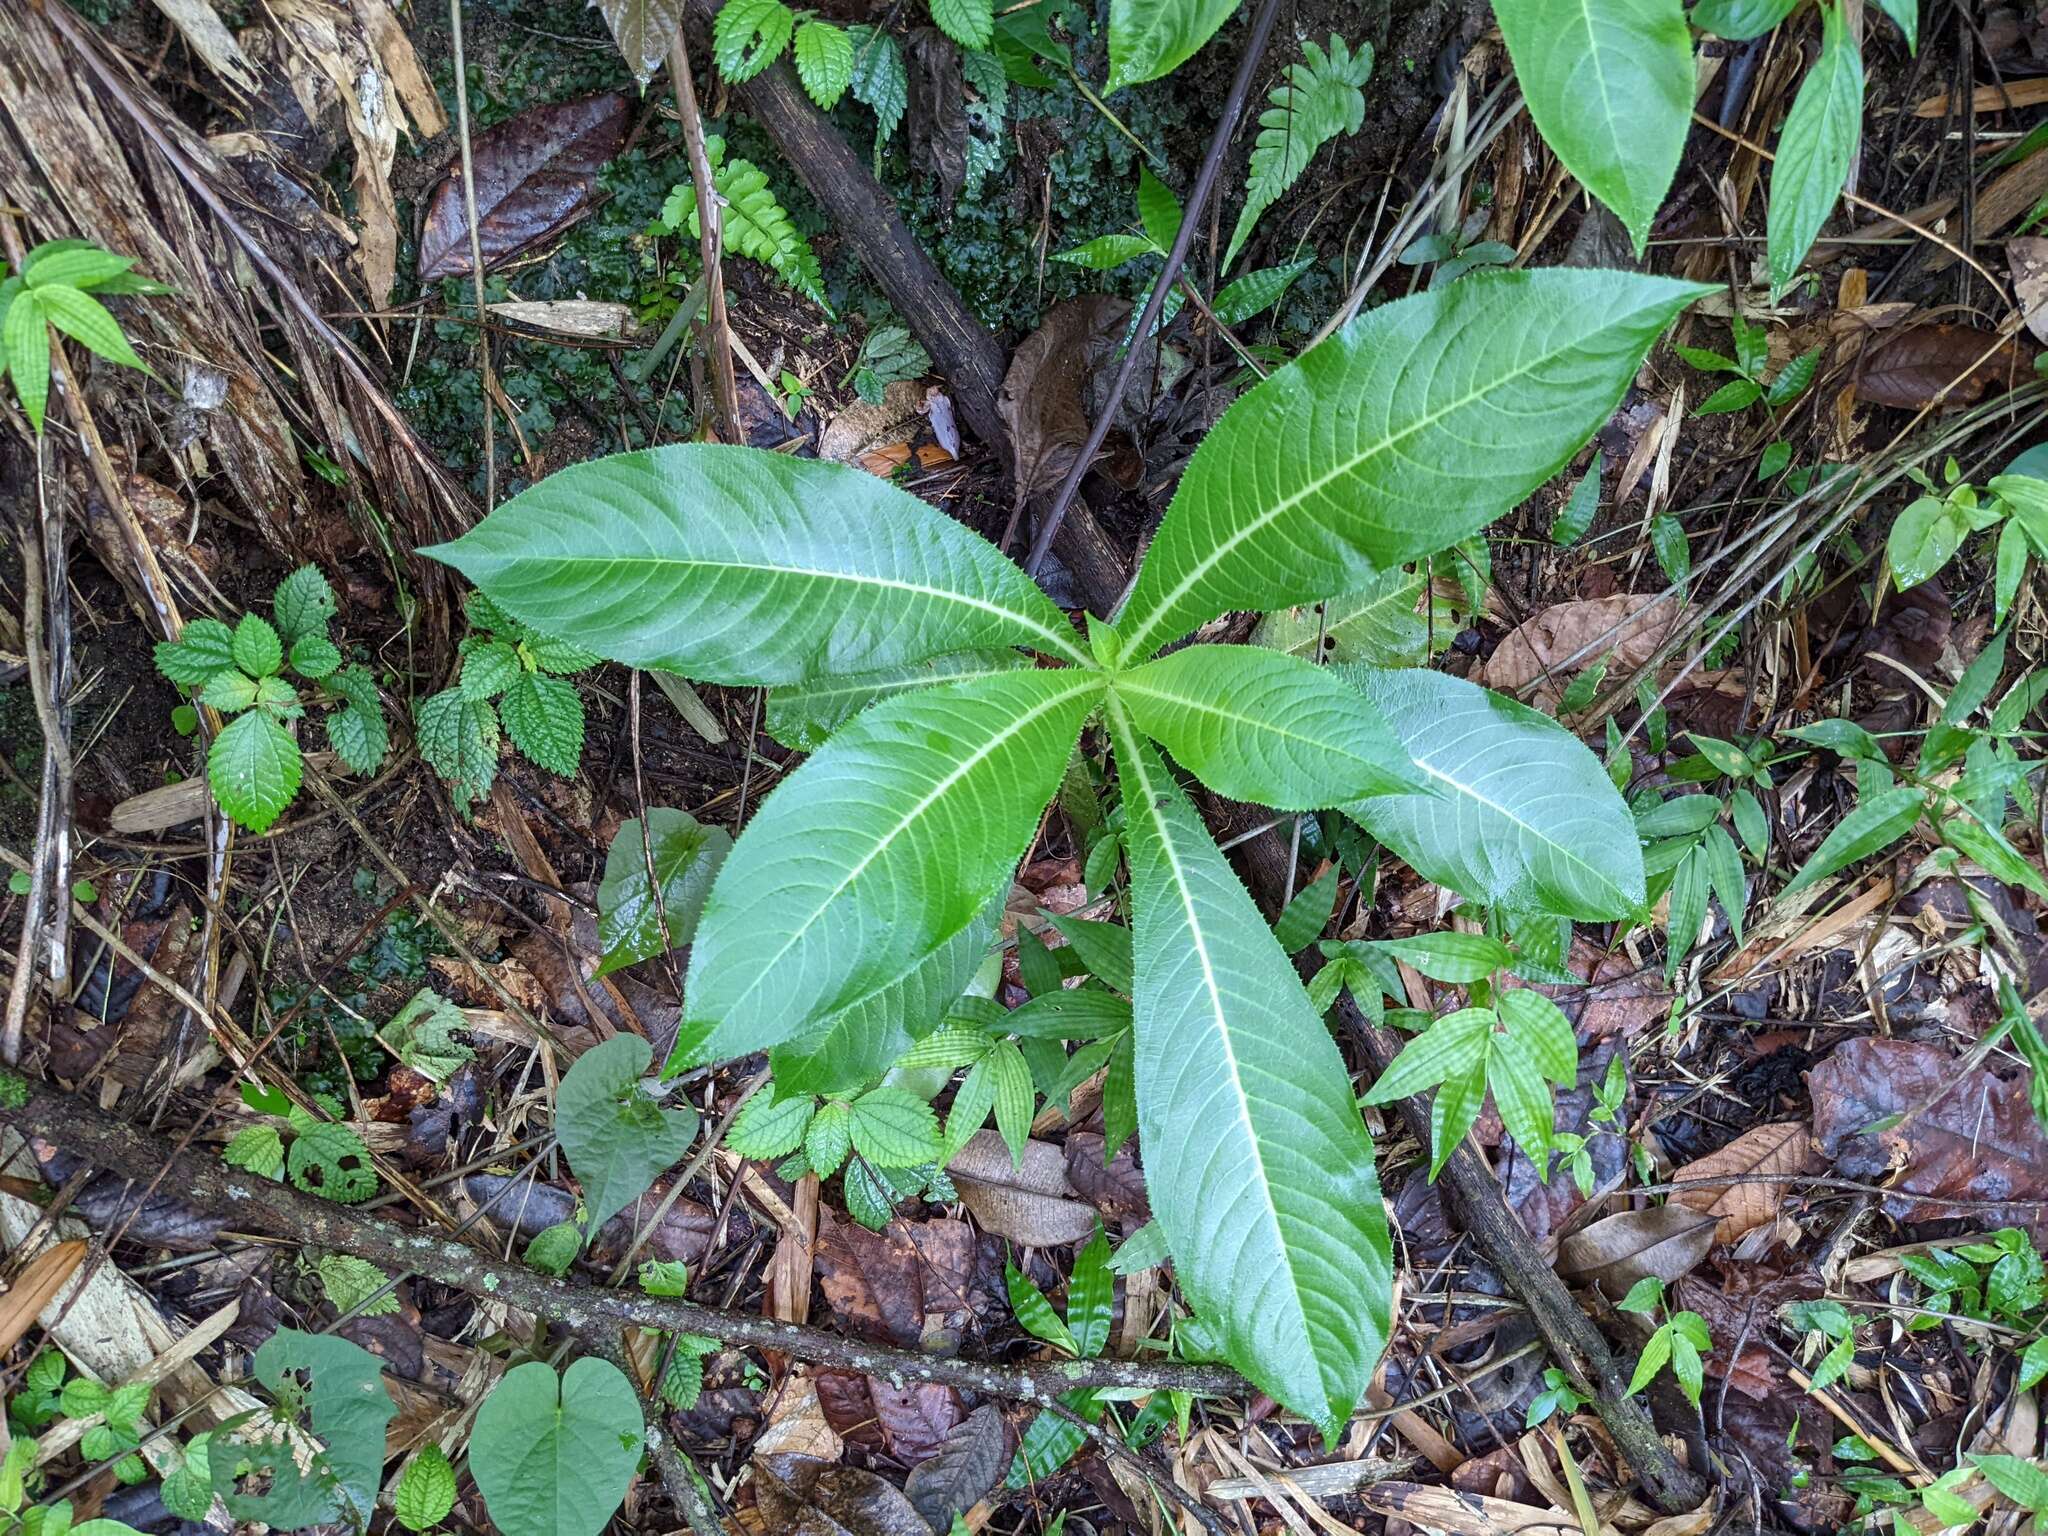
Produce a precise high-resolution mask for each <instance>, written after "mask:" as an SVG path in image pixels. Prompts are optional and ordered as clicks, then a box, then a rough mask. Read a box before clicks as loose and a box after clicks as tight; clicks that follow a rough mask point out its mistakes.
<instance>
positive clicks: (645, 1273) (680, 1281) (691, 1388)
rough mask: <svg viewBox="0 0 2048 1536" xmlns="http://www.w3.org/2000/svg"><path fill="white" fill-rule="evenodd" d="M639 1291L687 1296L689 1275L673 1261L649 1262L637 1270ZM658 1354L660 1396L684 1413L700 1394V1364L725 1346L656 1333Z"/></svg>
mask: <svg viewBox="0 0 2048 1536" xmlns="http://www.w3.org/2000/svg"><path fill="white" fill-rule="evenodd" d="M640 1289H641V1290H643V1291H645V1292H646V1293H647V1294H648V1295H650V1296H673V1297H675V1298H677V1299H678V1300H680V1299H681V1298H683V1297H686V1296H688V1295H689V1294H690V1271H689V1269H688V1267H687V1266H685V1265H683V1264H682V1263H680V1262H678V1261H676V1260H673V1259H649V1260H647V1261H646V1262H645V1263H643V1264H642V1265H641V1266H640ZM655 1343H656V1347H657V1348H658V1349H659V1350H660V1351H661V1355H662V1359H663V1362H664V1363H663V1365H662V1368H661V1396H662V1400H663V1401H664V1402H666V1403H667V1404H668V1405H669V1406H670V1407H671V1408H675V1409H678V1410H681V1411H683V1412H688V1411H689V1410H690V1409H692V1408H694V1407H696V1406H697V1399H698V1398H699V1397H700V1396H701V1395H702V1394H703V1391H704V1362H705V1361H706V1360H707V1359H709V1358H710V1357H711V1356H713V1355H715V1354H717V1353H718V1352H719V1351H720V1350H721V1349H723V1348H724V1347H725V1346H724V1345H723V1344H721V1343H719V1342H718V1340H716V1339H710V1338H706V1337H705V1336H704V1335H703V1334H701V1333H656V1334H655Z"/></svg>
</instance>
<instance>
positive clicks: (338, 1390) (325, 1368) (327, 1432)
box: [208, 1328, 398, 1531]
mask: <svg viewBox="0 0 2048 1536" xmlns="http://www.w3.org/2000/svg"><path fill="white" fill-rule="evenodd" d="M254 1366H255V1372H256V1379H257V1380H258V1381H260V1382H262V1383H263V1385H264V1386H266V1387H268V1388H269V1389H270V1390H271V1391H272V1392H273V1393H279V1394H285V1393H288V1390H289V1389H287V1388H286V1386H285V1377H286V1375H287V1374H288V1373H292V1372H303V1373H304V1374H305V1377H306V1380H307V1383H308V1386H307V1391H306V1394H305V1398H306V1402H307V1404H308V1406H309V1407H310V1408H311V1411H312V1430H313V1434H314V1435H315V1436H316V1437H317V1438H318V1439H319V1441H320V1443H321V1445H322V1446H323V1447H324V1450H323V1451H322V1452H321V1453H320V1454H319V1455H318V1456H317V1457H316V1458H315V1461H314V1464H313V1469H312V1472H311V1474H310V1475H308V1474H307V1473H306V1472H303V1471H302V1470H301V1469H300V1468H299V1466H298V1464H297V1463H296V1461H295V1460H294V1459H293V1456H292V1452H291V1446H290V1444H289V1442H288V1441H286V1440H283V1439H281V1438H280V1439H277V1440H272V1441H268V1442H266V1443H264V1444H262V1445H257V1446H245V1445H243V1444H241V1443H239V1442H236V1443H233V1444H229V1443H222V1444H221V1445H220V1446H219V1448H218V1449H217V1450H214V1451H213V1452H212V1454H211V1455H210V1457H209V1458H208V1460H209V1467H210V1470H211V1473H212V1477H213V1491H214V1492H215V1493H217V1494H219V1495H220V1496H221V1498H222V1500H223V1502H225V1503H226V1505H227V1508H228V1513H229V1514H231V1515H233V1516H234V1517H235V1518H236V1519H238V1520H258V1521H261V1522H263V1523H264V1524H265V1525H268V1526H271V1527H273V1528H274V1529H277V1530H287V1531H288V1530H297V1529H299V1528H301V1527H303V1526H308V1525H317V1524H321V1523H323V1522H326V1521H335V1520H339V1521H342V1522H344V1523H347V1524H351V1525H355V1526H358V1527H360V1526H362V1525H364V1524H365V1523H366V1522H367V1521H368V1520H369V1518H370V1515H371V1512H372V1511H373V1510H374V1509H375V1508H376V1502H377V1488H378V1484H379V1482H380V1480H381V1474H382V1472H383V1469H384V1426H385V1425H386V1424H389V1423H390V1422H391V1420H392V1418H393V1417H394V1416H395V1415H396V1414H397V1412H398V1405H397V1404H396V1403H394V1402H393V1401H392V1400H391V1394H390V1393H388V1392H386V1391H385V1390H384V1382H383V1379H382V1377H381V1376H380V1374H379V1373H380V1371H381V1370H382V1365H381V1363H380V1362H379V1361H378V1359H377V1357H376V1356H375V1355H373V1354H371V1353H370V1352H369V1351H368V1350H367V1349H364V1348H362V1347H361V1346H360V1345H357V1344H351V1343H350V1342H349V1341H348V1340H347V1339H340V1338H335V1337H334V1336H332V1335H330V1334H314V1333H300V1332H299V1331H298V1330H297V1329H295V1328H280V1329H278V1330H277V1332H276V1333H274V1334H272V1335H271V1336H270V1337H269V1338H268V1339H266V1340H265V1341H264V1343H263V1346H262V1348H260V1349H258V1350H257V1351H256V1359H255V1361H254ZM244 1461H248V1462H250V1463H253V1464H254V1465H255V1467H256V1469H257V1470H258V1471H259V1472H260V1471H264V1470H267V1471H268V1472H269V1474H270V1488H269V1491H268V1492H267V1493H264V1494H262V1495H260V1496H259V1495H255V1494H247V1493H240V1492H237V1491H236V1483H237V1477H236V1470H237V1467H238V1465H239V1464H240V1463H242V1462H244Z"/></svg>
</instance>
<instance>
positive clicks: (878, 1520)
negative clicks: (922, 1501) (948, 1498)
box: [754, 1454, 931, 1536]
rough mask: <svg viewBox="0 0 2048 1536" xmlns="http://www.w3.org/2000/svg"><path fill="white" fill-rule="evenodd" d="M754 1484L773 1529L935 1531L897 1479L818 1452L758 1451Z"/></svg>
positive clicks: (819, 1534)
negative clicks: (842, 1463)
mask: <svg viewBox="0 0 2048 1536" xmlns="http://www.w3.org/2000/svg"><path fill="white" fill-rule="evenodd" d="M754 1486H755V1492H756V1494H757V1496H758V1497H759V1499H760V1506H761V1507H760V1512H761V1514H762V1516H763V1517H764V1519H765V1521H766V1525H767V1529H768V1530H770V1531H775V1532H787V1533H790V1536H931V1528H930V1527H929V1526H927V1525H926V1524H925V1523H924V1516H922V1515H920V1514H919V1513H918V1512H917V1507H916V1506H915V1505H913V1504H912V1503H911V1502H910V1500H909V1499H907V1498H905V1497H904V1496H903V1490H902V1489H900V1488H898V1487H897V1486H896V1485H895V1484H894V1483H891V1482H887V1481H885V1480H884V1479H882V1478H879V1477H877V1476H876V1475H875V1474H874V1473H872V1472H863V1471H861V1470H860V1469H859V1468H858V1467H843V1466H835V1465H834V1464H833V1463H831V1462H828V1461H820V1460H818V1459H817V1458H816V1457H814V1456H785V1455H780V1454H777V1455H769V1456H760V1455H757V1456H755V1458H754Z"/></svg>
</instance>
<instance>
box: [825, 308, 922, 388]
mask: <svg viewBox="0 0 2048 1536" xmlns="http://www.w3.org/2000/svg"><path fill="white" fill-rule="evenodd" d="M931 365H932V359H931V354H930V353H928V352H926V351H925V349H924V348H923V347H921V346H919V345H918V344H917V343H916V342H915V341H914V340H912V339H911V335H910V332H909V331H907V330H905V329H904V328H903V327H902V326H900V325H879V326H876V327H875V329H873V330H872V331H869V332H868V334H867V339H866V340H865V341H863V342H862V343H861V344H860V356H859V357H858V358H857V359H855V361H854V365H853V367H852V369H851V370H849V371H848V373H847V375H846V377H845V378H844V379H842V380H840V387H841V388H844V387H845V386H846V385H848V384H851V385H852V386H853V392H854V393H855V394H856V395H859V396H860V397H861V399H863V400H865V401H867V403H868V404H869V405H880V404H881V403H882V396H883V394H884V393H885V392H886V391H887V390H888V388H889V386H890V385H891V384H896V383H900V382H902V381H903V380H906V379H918V378H922V377H923V376H924V375H925V373H926V372H927V370H929V369H930V368H931Z"/></svg>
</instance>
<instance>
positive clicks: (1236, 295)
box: [1053, 165, 1314, 326]
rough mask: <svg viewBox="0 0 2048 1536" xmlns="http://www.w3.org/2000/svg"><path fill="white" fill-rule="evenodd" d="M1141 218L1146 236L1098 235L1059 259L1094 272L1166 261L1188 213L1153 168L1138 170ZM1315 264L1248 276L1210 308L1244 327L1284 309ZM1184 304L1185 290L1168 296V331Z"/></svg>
mask: <svg viewBox="0 0 2048 1536" xmlns="http://www.w3.org/2000/svg"><path fill="white" fill-rule="evenodd" d="M1136 214H1137V219H1136V222H1137V226H1138V229H1139V230H1141V231H1142V233H1122V232H1119V233H1115V234H1107V235H1098V236H1096V237H1095V238H1094V239H1093V240H1090V241H1089V242H1088V243H1087V244H1085V245H1077V246H1075V247H1074V248H1073V249H1072V250H1070V251H1061V252H1059V253H1058V254H1057V255H1055V256H1054V257H1053V260H1054V261H1064V262H1069V263H1071V264H1073V265H1074V266H1077V267H1086V268H1088V269H1089V270H1090V271H1093V272H1108V271H1112V270H1114V269H1115V268H1117V267H1121V266H1123V265H1124V264H1125V263H1127V262H1132V261H1136V260H1138V258H1140V257H1141V256H1150V257H1155V258H1157V259H1158V260H1161V261H1164V260H1165V259H1166V257H1167V255H1168V253H1169V252H1170V251H1171V250H1172V249H1173V242H1174V240H1175V239H1176V238H1178V237H1179V235H1180V226H1181V218H1182V210H1181V206H1180V199H1179V198H1178V197H1175V196H1174V194H1173V189H1172V188H1171V187H1169V186H1167V185H1166V183H1165V182H1163V181H1161V180H1160V179H1159V178H1158V177H1157V176H1154V175H1153V174H1152V171H1151V168H1150V167H1149V166H1144V165H1140V166H1139V167H1138V194H1137V207H1136ZM1313 265H1314V261H1313V258H1304V259H1302V260H1300V261H1293V262H1289V263H1287V264H1286V265H1285V266H1279V267H1261V268H1259V269H1258V270H1257V271H1256V272H1247V273H1245V275H1244V276H1242V277H1240V278H1237V279H1235V280H1234V281H1232V282H1229V283H1226V284H1225V285H1224V286H1223V287H1222V288H1220V289H1219V290H1217V293H1216V297H1215V298H1214V299H1212V300H1210V302H1209V308H1210V310H1211V312H1212V313H1214V314H1215V316H1216V318H1217V319H1218V320H1220V321H1221V322H1222V323H1223V324H1225V325H1241V324H1243V323H1244V322H1245V321H1247V320H1251V319H1254V318H1256V317H1257V316H1259V315H1261V314H1264V313H1265V312H1266V311H1267V310H1269V309H1271V308H1272V307H1273V306H1274V305H1275V304H1278V303H1279V302H1280V300H1281V299H1282V298H1284V297H1286V294H1287V290H1288V288H1290V287H1291V286H1292V285H1293V283H1294V280H1295V279H1296V278H1297V277H1299V276H1301V274H1302V273H1304V272H1306V271H1307V270H1308V269H1309V268H1310V267H1311V266H1313ZM1182 303H1183V296H1182V294H1181V291H1180V289H1179V288H1175V289H1173V291H1172V292H1170V293H1168V294H1167V296H1166V300H1165V302H1164V303H1163V304H1162V305H1161V306H1160V310H1159V324H1160V325H1162V326H1163V325H1165V324H1167V323H1168V322H1169V321H1171V320H1172V319H1173V317H1174V316H1175V315H1177V314H1179V313H1180V307H1181V304H1182ZM1133 323H1135V317H1134V319H1133Z"/></svg>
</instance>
